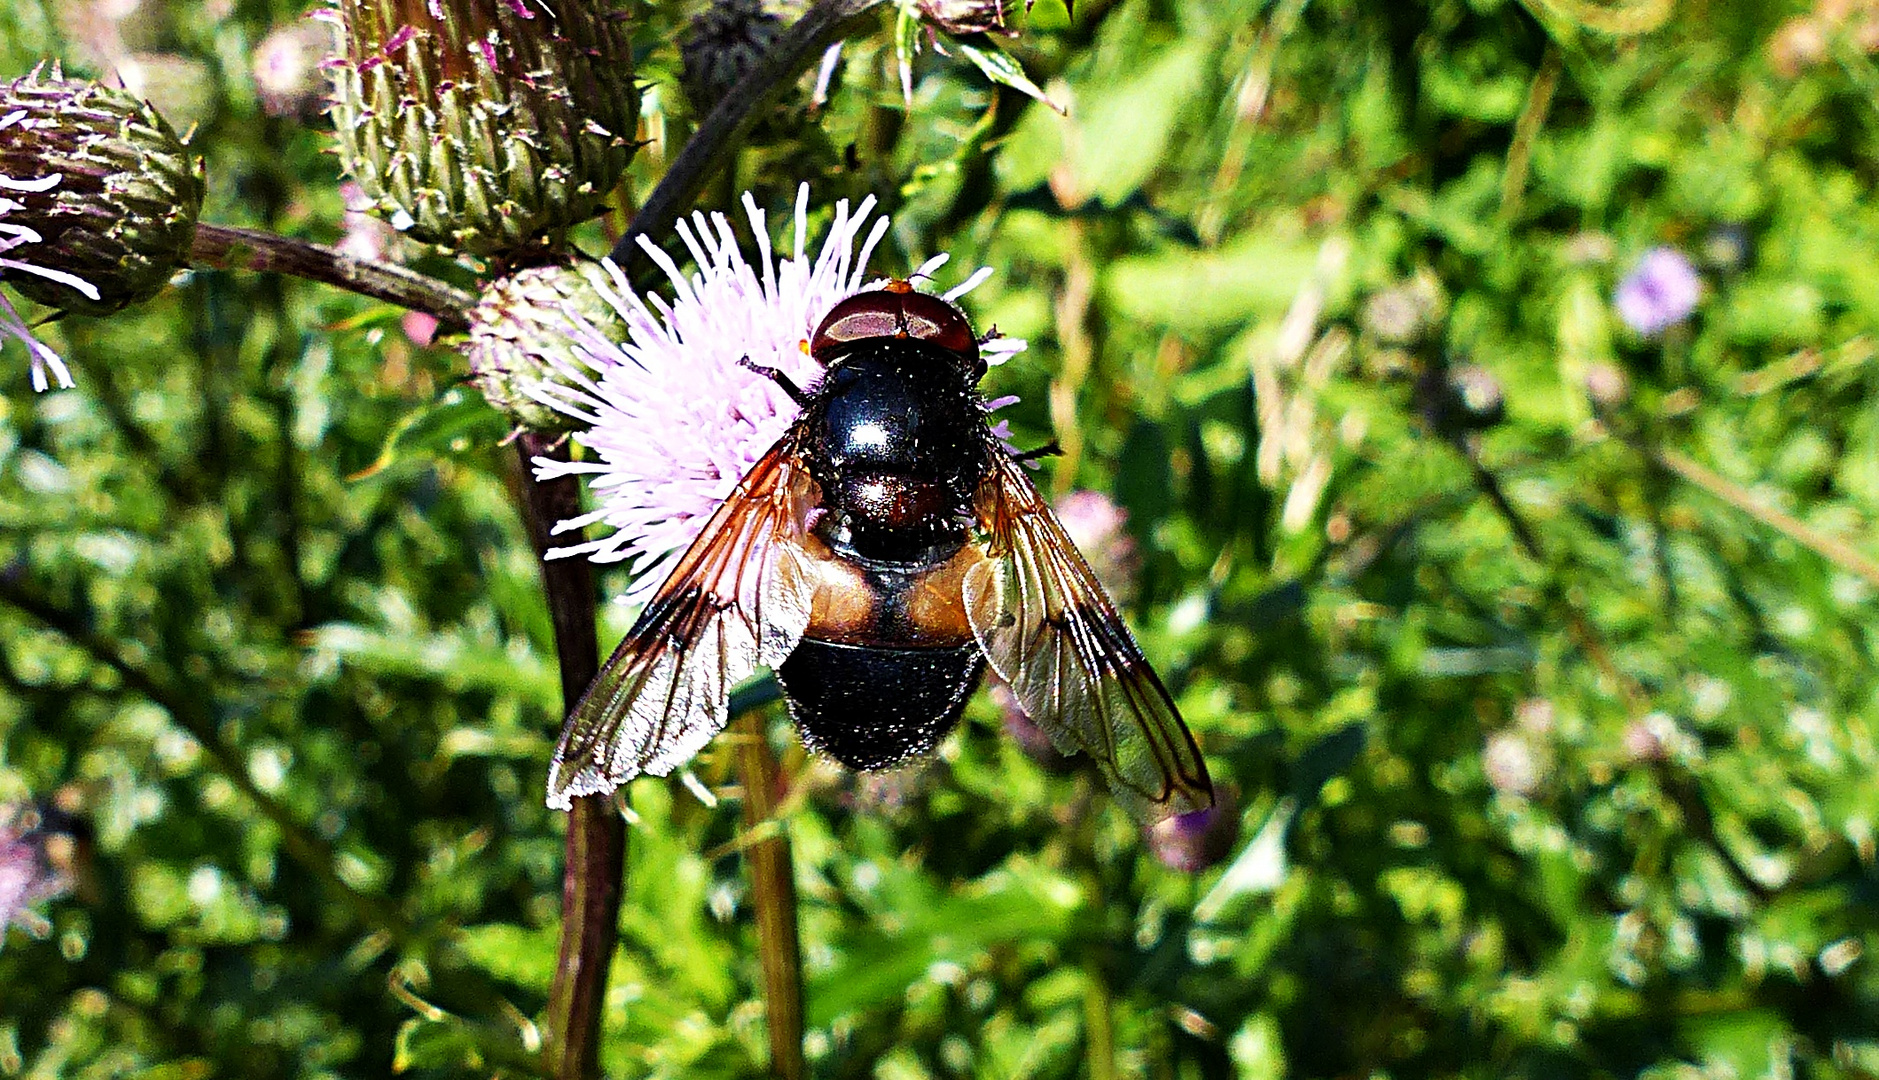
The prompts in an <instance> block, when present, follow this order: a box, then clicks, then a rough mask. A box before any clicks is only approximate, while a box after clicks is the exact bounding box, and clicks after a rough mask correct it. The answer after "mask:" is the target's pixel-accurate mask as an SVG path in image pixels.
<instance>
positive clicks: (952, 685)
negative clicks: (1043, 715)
mask: <svg viewBox="0 0 1879 1080" xmlns="http://www.w3.org/2000/svg"><path fill="white" fill-rule="evenodd" d="M984 668H985V657H984V654H983V653H981V652H980V651H979V647H978V646H977V645H976V644H973V645H964V646H959V647H957V648H927V649H885V648H880V647H878V646H872V645H843V644H839V643H836V642H829V641H816V640H812V639H807V638H805V639H804V640H803V641H802V643H801V644H799V645H797V646H796V651H795V652H793V653H791V654H790V657H789V659H788V660H786V661H784V663H783V666H782V667H780V668H778V669H777V672H776V677H777V681H778V682H780V683H781V684H782V685H783V691H784V696H785V698H786V700H787V701H788V702H789V711H790V715H791V717H792V718H794V719H795V721H796V729H797V730H798V731H799V732H800V733H801V734H802V740H803V743H804V744H805V745H807V746H808V747H809V748H810V749H812V750H819V751H821V752H822V753H825V754H828V755H829V756H830V757H833V758H834V759H835V760H837V761H839V762H841V763H842V764H843V765H846V766H848V767H849V768H851V769H884V768H888V767H890V766H893V765H898V764H900V763H901V762H903V761H906V760H907V759H908V758H912V757H918V756H919V755H922V754H927V753H931V752H932V750H933V748H934V747H935V746H937V745H938V744H939V741H940V740H941V739H943V738H945V737H946V733H947V732H949V731H951V730H952V729H953V725H954V724H957V723H958V722H959V714H960V713H961V712H962V711H964V709H965V704H966V698H968V697H970V696H971V694H972V689H973V687H974V686H976V685H977V684H978V680H979V674H980V672H982V671H983V670H984Z"/></svg>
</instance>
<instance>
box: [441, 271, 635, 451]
mask: <svg viewBox="0 0 1879 1080" xmlns="http://www.w3.org/2000/svg"><path fill="white" fill-rule="evenodd" d="M617 288H618V285H617V284H616V283H614V282H611V281H609V280H608V279H607V272H606V270H604V269H603V268H601V267H600V266H597V265H595V264H593V263H578V264H575V265H572V266H535V267H530V268H528V269H526V270H521V271H518V272H516V273H514V274H511V275H509V276H508V277H504V278H498V279H497V280H495V281H492V282H490V283H489V284H488V285H487V286H485V287H484V289H483V295H482V298H481V299H480V300H479V301H478V302H477V305H476V307H475V309H473V310H472V311H471V312H470V336H469V338H468V340H466V341H465V342H464V343H463V345H462V351H463V355H464V357H465V358H466V359H468V360H469V362H470V378H471V380H472V381H473V382H475V383H476V387H477V389H479V390H481V391H482V392H483V397H484V398H486V399H488V401H489V403H490V404H491V405H493V406H495V407H496V408H497V409H500V410H501V411H502V412H503V413H504V414H505V415H507V416H508V417H509V418H510V419H512V420H514V421H515V422H516V423H518V424H521V425H522V426H524V427H527V428H531V429H533V430H535V431H545V432H561V431H569V430H572V429H573V428H574V426H575V423H574V421H573V420H572V419H571V418H570V417H569V416H568V415H567V414H566V413H565V412H560V411H557V410H555V409H553V408H550V407H549V406H548V405H546V404H544V403H543V402H542V400H541V399H540V396H539V395H540V394H541V393H542V392H543V388H544V386H545V385H546V384H549V383H556V384H563V383H566V382H567V378H566V376H565V374H564V373H565V372H569V371H579V370H581V369H582V367H583V364H582V362H581V358H580V356H579V355H578V354H577V352H576V350H577V349H579V348H580V347H581V340H582V339H584V338H588V337H594V338H597V339H604V342H603V341H596V342H595V344H604V345H609V346H613V345H619V344H621V343H622V342H624V341H626V339H627V325H626V320H625V319H624V318H622V317H621V315H620V312H619V310H618V309H617V308H616V307H615V306H614V304H613V303H611V302H609V301H608V300H607V298H606V293H605V292H603V290H613V289H617Z"/></svg>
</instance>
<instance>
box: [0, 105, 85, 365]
mask: <svg viewBox="0 0 1879 1080" xmlns="http://www.w3.org/2000/svg"><path fill="white" fill-rule="evenodd" d="M25 119H26V110H24V109H13V110H11V111H9V112H6V113H4V114H0V138H5V137H6V133H7V131H8V130H9V129H17V128H18V127H19V125H20V123H21V122H22V121H24V120H25ZM61 179H63V177H61V176H59V175H58V174H56V173H55V174H53V175H51V176H31V177H27V176H20V177H15V176H8V175H7V174H5V173H3V172H0V278H5V277H7V276H8V275H9V273H10V274H12V275H13V276H14V278H15V279H16V280H17V278H18V275H21V274H35V275H38V276H41V277H47V278H51V279H52V280H54V281H60V282H62V283H64V284H65V285H67V286H68V287H70V288H73V289H76V290H78V291H80V292H83V293H85V295H87V296H89V297H91V298H92V299H97V296H98V290H97V289H96V288H94V287H92V285H91V283H90V282H87V281H85V280H83V279H81V278H79V277H77V276H76V275H73V274H68V273H66V272H64V271H62V270H55V269H53V268H51V267H49V266H42V265H40V264H39V263H37V262H34V261H32V260H30V259H27V258H26V257H25V256H26V255H28V254H30V252H27V251H22V250H21V249H22V248H26V247H28V246H29V245H33V244H37V243H39V242H40V241H41V240H43V239H44V237H42V236H40V235H39V233H38V232H37V231H35V230H34V229H33V228H32V227H31V226H30V225H24V224H20V223H19V222H18V221H9V220H8V219H9V218H10V217H12V216H13V215H14V213H15V212H16V211H20V210H23V209H25V204H24V203H22V202H20V201H19V199H18V198H17V197H16V196H17V195H19V194H23V193H26V192H34V193H37V192H44V191H50V190H52V189H53V188H54V187H57V186H58V184H59V181H60V180H61ZM8 338H15V339H17V340H18V341H19V342H20V343H21V344H23V345H25V346H26V353H27V355H28V356H30V357H31V358H32V363H33V389H35V390H42V391H43V390H45V389H46V387H47V386H48V385H49V382H48V380H47V377H46V375H47V372H50V373H51V374H52V376H53V377H54V378H56V379H58V381H59V385H60V386H62V387H69V386H71V385H72V373H71V371H70V370H68V369H67V368H66V366H65V361H64V360H62V359H60V357H59V354H58V353H55V352H53V351H52V350H51V349H50V348H48V347H47V346H46V345H45V344H44V343H43V342H41V341H40V340H39V339H38V338H36V337H34V336H33V332H32V330H31V329H30V328H29V327H27V325H26V322H25V320H23V319H21V318H20V314H19V312H18V311H16V310H14V307H13V305H12V303H11V302H10V301H8V300H7V298H6V295H5V294H3V293H0V345H5V344H6V340H7V339H8Z"/></svg>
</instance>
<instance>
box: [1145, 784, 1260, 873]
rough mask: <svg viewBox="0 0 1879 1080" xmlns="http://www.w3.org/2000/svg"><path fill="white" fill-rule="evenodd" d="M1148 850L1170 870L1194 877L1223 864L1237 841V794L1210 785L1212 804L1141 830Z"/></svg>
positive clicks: (1230, 787) (1227, 786)
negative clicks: (1212, 794)
mask: <svg viewBox="0 0 1879 1080" xmlns="http://www.w3.org/2000/svg"><path fill="white" fill-rule="evenodd" d="M1143 834H1144V836H1145V838H1146V839H1147V842H1148V850H1149V852H1150V853H1151V854H1153V855H1154V856H1155V858H1156V859H1157V860H1159V861H1160V862H1161V864H1162V865H1163V866H1165V867H1167V868H1168V869H1170V870H1179V871H1180V872H1182V873H1184V874H1198V873H1200V872H1201V871H1203V870H1206V869H1208V868H1209V867H1213V866H1218V865H1219V864H1220V863H1222V862H1225V861H1226V858H1227V856H1229V855H1231V854H1233V848H1234V847H1235V846H1236V845H1237V844H1238V843H1239V840H1240V792H1239V789H1238V788H1236V787H1234V786H1233V785H1232V784H1227V783H1221V784H1216V785H1214V804H1213V805H1212V806H1210V807H1208V808H1207V809H1205V810H1196V811H1194V812H1193V813H1191V814H1176V815H1175V816H1173V817H1171V818H1164V819H1162V820H1160V821H1157V822H1155V823H1154V824H1153V825H1150V826H1148V827H1147V828H1145V829H1144V830H1143Z"/></svg>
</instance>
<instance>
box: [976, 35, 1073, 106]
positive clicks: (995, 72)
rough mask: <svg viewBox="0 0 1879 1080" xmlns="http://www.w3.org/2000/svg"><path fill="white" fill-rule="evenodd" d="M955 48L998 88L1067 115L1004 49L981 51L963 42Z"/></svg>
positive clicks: (995, 48)
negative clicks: (1008, 89)
mask: <svg viewBox="0 0 1879 1080" xmlns="http://www.w3.org/2000/svg"><path fill="white" fill-rule="evenodd" d="M957 48H958V49H959V52H960V53H961V54H962V55H964V56H965V58H966V59H967V60H970V61H972V65H973V66H974V67H976V68H978V69H979V70H980V71H982V72H984V73H985V77H986V78H988V79H990V80H992V81H993V82H995V83H997V84H998V85H1000V86H1009V87H1011V88H1012V89H1013V90H1016V91H1018V92H1019V93H1022V94H1027V95H1029V96H1030V97H1032V98H1034V99H1036V100H1037V101H1039V102H1041V103H1042V104H1044V105H1046V106H1048V107H1050V108H1052V109H1055V110H1056V111H1057V112H1058V113H1059V114H1061V115H1065V116H1067V115H1069V113H1067V112H1066V111H1065V110H1064V107H1063V106H1062V105H1059V104H1057V103H1056V102H1055V101H1052V100H1051V99H1050V95H1048V94H1046V93H1044V89H1043V87H1040V86H1038V85H1037V84H1036V83H1034V82H1032V81H1031V77H1030V76H1028V75H1026V74H1025V73H1024V68H1022V67H1020V66H1019V65H1018V62H1017V61H1016V60H1013V59H1012V58H1011V56H1010V54H1008V53H1006V52H1005V50H1004V49H1002V48H999V47H998V46H997V45H993V46H992V47H991V48H990V49H989V50H988V49H981V48H979V47H977V46H976V45H968V44H966V43H965V42H963V41H962V42H959V43H957Z"/></svg>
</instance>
